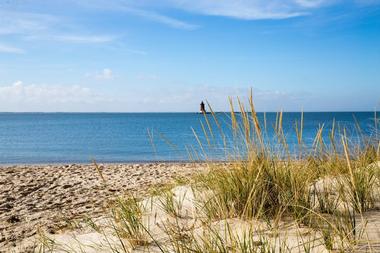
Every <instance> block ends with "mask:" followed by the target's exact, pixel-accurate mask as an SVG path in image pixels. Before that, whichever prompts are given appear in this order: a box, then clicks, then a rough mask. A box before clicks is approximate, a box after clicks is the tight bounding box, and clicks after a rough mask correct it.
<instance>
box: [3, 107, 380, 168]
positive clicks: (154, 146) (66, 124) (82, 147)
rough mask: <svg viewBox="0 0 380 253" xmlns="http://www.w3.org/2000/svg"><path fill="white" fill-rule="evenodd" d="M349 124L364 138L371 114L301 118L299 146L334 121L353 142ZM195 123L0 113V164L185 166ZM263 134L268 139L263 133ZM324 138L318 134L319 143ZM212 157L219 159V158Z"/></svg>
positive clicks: (181, 117) (154, 116)
mask: <svg viewBox="0 0 380 253" xmlns="http://www.w3.org/2000/svg"><path fill="white" fill-rule="evenodd" d="M209 117H211V116H210V115H209ZM217 118H218V120H219V122H220V124H221V127H222V128H223V130H224V132H225V134H226V136H227V139H229V138H230V137H231V136H232V135H231V133H230V131H229V130H228V129H229V124H230V123H229V122H230V119H229V115H228V114H224V113H218V114H217ZM259 118H260V119H261V123H262V127H264V125H263V118H264V115H263V114H262V113H260V114H259ZM354 118H355V119H356V121H357V122H358V124H359V125H360V127H361V129H362V132H363V133H364V134H365V135H371V134H373V133H374V112H354V113H353V112H328V113H326V112H320V113H305V114H304V128H303V139H304V142H305V145H306V146H311V145H312V141H313V139H314V136H315V134H316V132H317V129H318V127H319V126H321V125H322V124H324V128H325V129H329V128H331V125H332V122H333V120H334V119H335V121H336V124H337V125H340V126H344V127H346V128H348V132H349V134H350V135H351V136H353V137H355V136H357V135H358V133H357V131H356V130H355V120H354ZM275 119H276V114H275V113H267V114H266V122H267V123H266V125H267V128H268V129H272V127H273V125H274V124H275ZM297 120H298V121H299V120H300V113H284V115H283V127H284V132H285V134H286V137H287V139H288V141H289V143H291V144H292V143H294V144H295V143H296V142H297V140H296V135H295V133H294V124H295V121H297ZM201 121H202V122H203V123H204V124H205V120H204V116H203V115H201V114H196V113H0V164H9V163H12V164H14V163H15V164H19V163H22V164H24V163H27V164H31V163H88V162H90V161H91V160H92V159H95V160H96V161H99V162H148V161H187V160H189V150H191V147H193V148H194V150H195V152H196V153H197V152H199V151H200V148H199V145H198V143H197V140H196V138H195V137H194V134H193V131H192V128H193V129H194V131H195V132H197V133H199V138H200V141H201V142H202V143H204V144H205V143H206V139H205V137H204V135H203V134H202V128H201V124H200V122H201ZM210 121H212V120H211V118H210ZM212 125H213V128H214V135H215V138H217V139H218V138H219V139H220V134H218V133H219V131H217V129H218V128H217V127H216V126H215V124H212ZM148 133H150V134H148ZM268 134H269V135H273V134H274V133H273V131H271V130H268ZM327 134H328V132H327V130H326V131H324V132H323V136H324V138H327ZM149 136H151V137H149ZM219 141H220V140H217V141H216V142H218V143H221V142H219ZM213 154H214V156H215V158H221V159H222V156H221V153H218V152H217V151H215V152H214V153H213V152H210V156H211V157H212V156H213Z"/></svg>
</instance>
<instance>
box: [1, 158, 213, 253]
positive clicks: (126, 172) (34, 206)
mask: <svg viewBox="0 0 380 253" xmlns="http://www.w3.org/2000/svg"><path fill="white" fill-rule="evenodd" d="M99 168H100V169H99V170H98V169H96V166H94V165H93V164H87V165H83V164H80V165H78V164H71V165H41V166H38V165H31V166H23V165H15V166H2V167H0V252H10V251H12V250H16V251H17V249H18V248H19V247H20V244H25V242H26V243H27V245H28V244H29V245H30V248H32V245H33V241H34V240H35V238H36V235H37V233H38V230H39V229H41V230H43V231H47V232H48V233H50V234H54V233H56V232H57V231H59V230H62V229H64V228H65V227H67V225H68V224H69V223H68V221H70V220H73V219H80V218H84V217H86V216H91V217H94V216H98V215H101V214H102V213H104V212H105V211H106V209H107V207H108V206H109V205H110V201H112V200H113V199H115V198H116V197H117V196H121V195H126V194H134V195H137V196H144V195H145V194H146V193H147V192H148V191H149V189H151V188H152V187H154V186H160V185H164V184H167V183H170V182H173V181H174V180H175V179H176V178H188V177H189V176H191V175H194V174H195V173H197V172H201V171H205V168H206V165H205V164H194V163H150V164H100V165H99ZM99 171H100V173H99ZM24 250H27V249H24Z"/></svg>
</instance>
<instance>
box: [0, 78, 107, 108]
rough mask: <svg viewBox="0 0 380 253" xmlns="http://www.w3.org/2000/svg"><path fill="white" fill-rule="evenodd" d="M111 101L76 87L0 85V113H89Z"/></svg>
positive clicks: (83, 88) (18, 82) (19, 82)
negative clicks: (94, 106) (97, 106)
mask: <svg viewBox="0 0 380 253" xmlns="http://www.w3.org/2000/svg"><path fill="white" fill-rule="evenodd" d="M110 101H111V100H110V99H109V98H106V97H105V96H102V95H99V94H97V93H96V92H94V91H93V90H91V89H89V88H86V87H82V86H78V85H71V86H63V85H43V84H42V85H37V84H29V85H26V84H23V83H22V82H21V81H17V82H15V83H13V84H11V85H6V86H0V111H91V110H92V108H93V105H99V103H102V102H110ZM95 110H96V109H95Z"/></svg>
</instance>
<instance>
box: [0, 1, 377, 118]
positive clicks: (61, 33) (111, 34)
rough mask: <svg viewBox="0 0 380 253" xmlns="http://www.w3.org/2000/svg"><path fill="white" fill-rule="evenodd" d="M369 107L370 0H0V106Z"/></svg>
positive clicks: (373, 50)
mask: <svg viewBox="0 0 380 253" xmlns="http://www.w3.org/2000/svg"><path fill="white" fill-rule="evenodd" d="M250 89H252V91H253V96H254V101H255V104H256V108H257V110H258V111H279V110H284V111H300V110H303V111H374V110H378V109H379V108H380V0H134V1H133V0H50V1H46V0H0V111H2V112H191V111H197V110H199V103H200V101H201V100H207V101H208V102H209V103H210V104H211V105H212V106H213V108H214V110H216V111H225V110H228V109H229V103H228V97H232V98H236V97H240V98H241V99H242V100H243V101H245V100H246V99H247V95H248V94H249V91H250Z"/></svg>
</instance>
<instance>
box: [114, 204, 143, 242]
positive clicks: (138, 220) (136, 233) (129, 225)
mask: <svg viewBox="0 0 380 253" xmlns="http://www.w3.org/2000/svg"><path fill="white" fill-rule="evenodd" d="M142 216H143V210H142V207H141V204H140V203H139V202H138V201H137V199H136V198H134V197H131V198H128V199H120V198H119V199H118V200H117V203H116V207H115V208H114V209H113V218H114V220H115V226H114V229H115V232H116V233H117V235H118V236H119V237H121V238H125V239H127V240H128V242H129V244H130V245H131V247H132V248H135V247H136V246H146V245H148V244H149V235H148V234H147V232H146V230H147V229H146V228H145V227H144V225H143V222H142Z"/></svg>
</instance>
